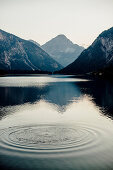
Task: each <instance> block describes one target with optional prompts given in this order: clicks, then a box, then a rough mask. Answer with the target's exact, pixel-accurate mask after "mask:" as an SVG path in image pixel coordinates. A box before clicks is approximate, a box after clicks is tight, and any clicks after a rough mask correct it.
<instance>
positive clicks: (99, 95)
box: [77, 81, 113, 117]
mask: <svg viewBox="0 0 113 170" xmlns="http://www.w3.org/2000/svg"><path fill="white" fill-rule="evenodd" d="M77 85H78V86H79V87H80V89H81V92H82V93H83V94H88V95H90V96H92V97H93V101H94V102H95V103H96V105H98V106H99V107H101V110H102V111H103V113H104V114H107V115H109V116H111V117H113V82H110V81H88V82H79V83H77Z"/></svg>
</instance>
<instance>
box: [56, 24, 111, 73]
mask: <svg viewBox="0 0 113 170" xmlns="http://www.w3.org/2000/svg"><path fill="white" fill-rule="evenodd" d="M112 66H113V27H112V28H110V29H108V30H106V31H104V32H102V33H101V34H100V35H99V36H98V37H97V39H96V40H95V41H94V42H93V43H92V45H91V46H90V47H89V48H87V49H86V50H84V51H83V52H82V53H81V55H80V56H79V57H78V58H77V59H76V60H75V61H74V62H73V63H72V64H70V65H68V66H67V67H65V68H64V69H62V70H61V71H60V72H59V73H63V74H83V73H89V72H94V71H98V70H99V69H103V68H106V67H107V68H108V67H112ZM110 70H111V69H110Z"/></svg>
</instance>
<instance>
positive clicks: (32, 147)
mask: <svg viewBox="0 0 113 170" xmlns="http://www.w3.org/2000/svg"><path fill="white" fill-rule="evenodd" d="M102 133H104V132H102V130H99V129H97V128H95V127H90V126H88V125H84V124H79V123H78V124H76V125H74V126H66V125H33V126H18V127H12V128H7V129H4V130H3V131H2V132H1V133H0V145H1V148H2V149H6V150H10V151H13V152H23V153H28V152H29V153H35V154H36V153H42V154H43V153H47V154H48V153H56V152H59V153H62V152H70V151H71V152H73V151H74V152H76V153H77V152H78V153H80V152H82V151H84V150H87V151H89V150H91V149H92V148H93V149H94V148H95V147H96V146H98V145H99V143H100V142H101V141H100V135H101V136H102Z"/></svg>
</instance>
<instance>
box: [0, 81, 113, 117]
mask: <svg viewBox="0 0 113 170" xmlns="http://www.w3.org/2000/svg"><path fill="white" fill-rule="evenodd" d="M112 87H113V83H111V82H108V81H84V82H83V81H81V82H69V81H68V82H66V81H65V82H51V83H48V84H46V85H44V86H37V87H0V107H2V106H3V107H5V106H14V105H23V104H24V103H28V102H29V103H31V104H32V103H34V102H39V101H40V100H45V101H46V102H49V103H52V104H53V105H55V106H56V107H57V109H58V111H60V112H64V111H66V108H67V106H68V105H69V104H70V103H72V102H73V100H74V101H77V100H79V99H80V97H81V96H82V95H84V94H88V95H90V96H92V98H93V101H94V102H95V103H96V104H97V105H98V106H99V107H101V110H104V111H103V113H104V114H109V115H110V116H113V88H112ZM0 112H1V114H2V111H0ZM6 114H7V113H6Z"/></svg>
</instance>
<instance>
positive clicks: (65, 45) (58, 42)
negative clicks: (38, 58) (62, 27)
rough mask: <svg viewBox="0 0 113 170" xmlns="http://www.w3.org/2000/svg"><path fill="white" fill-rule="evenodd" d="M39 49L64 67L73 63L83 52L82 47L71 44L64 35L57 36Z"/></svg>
mask: <svg viewBox="0 0 113 170" xmlns="http://www.w3.org/2000/svg"><path fill="white" fill-rule="evenodd" d="M41 47H42V49H44V50H45V51H46V52H47V53H48V54H49V55H50V56H52V58H53V59H55V60H56V61H57V62H59V63H60V64H61V65H63V66H64V67H65V66H67V65H68V64H70V63H71V62H73V61H74V60H75V59H76V58H77V57H78V55H79V54H80V53H81V52H82V51H83V50H84V47H82V46H79V45H77V44H73V42H72V41H70V40H69V39H68V38H67V37H66V36H65V35H64V34H60V35H57V36H56V37H54V38H52V39H51V40H49V41H48V42H46V43H45V44H44V45H42V46H41Z"/></svg>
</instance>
